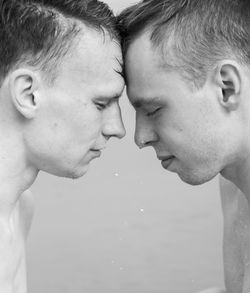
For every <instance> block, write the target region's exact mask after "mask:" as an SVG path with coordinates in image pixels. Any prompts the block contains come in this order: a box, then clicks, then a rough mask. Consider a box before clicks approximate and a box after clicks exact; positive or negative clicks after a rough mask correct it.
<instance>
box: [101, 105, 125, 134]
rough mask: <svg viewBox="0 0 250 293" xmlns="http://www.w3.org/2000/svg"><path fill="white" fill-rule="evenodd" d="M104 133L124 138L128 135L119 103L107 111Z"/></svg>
mask: <svg viewBox="0 0 250 293" xmlns="http://www.w3.org/2000/svg"><path fill="white" fill-rule="evenodd" d="M103 133H104V135H105V136H109V137H111V136H115V137H117V138H123V137H124V136H125V135H126V130H125V127H124V124H123V121H122V114H121V109H120V106H119V105H118V103H116V104H114V105H113V106H112V107H110V111H108V112H107V113H106V116H105V122H104V127H103Z"/></svg>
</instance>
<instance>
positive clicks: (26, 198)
mask: <svg viewBox="0 0 250 293" xmlns="http://www.w3.org/2000/svg"><path fill="white" fill-rule="evenodd" d="M19 208H20V220H21V225H22V228H23V232H24V235H25V238H26V237H27V236H28V233H29V230H30V227H31V223H32V219H33V215H34V196H33V194H32V192H31V191H30V190H29V189H28V190H26V191H24V192H23V193H22V194H21V196H20V199H19Z"/></svg>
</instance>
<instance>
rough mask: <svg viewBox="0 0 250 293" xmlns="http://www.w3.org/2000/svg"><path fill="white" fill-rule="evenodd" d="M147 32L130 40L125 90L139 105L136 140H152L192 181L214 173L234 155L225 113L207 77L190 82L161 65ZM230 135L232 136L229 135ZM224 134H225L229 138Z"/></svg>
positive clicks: (166, 164)
mask: <svg viewBox="0 0 250 293" xmlns="http://www.w3.org/2000/svg"><path fill="white" fill-rule="evenodd" d="M161 58H162V57H161V56H160V54H159V52H157V51H156V50H155V49H153V48H152V47H151V42H150V40H149V37H148V35H147V33H145V34H144V35H142V36H140V37H138V38H137V39H135V40H134V41H133V42H132V44H131V45H130V47H129V49H128V52H127V56H126V61H125V70H126V77H127V93H128V97H129V100H130V102H131V103H132V105H133V106H134V108H135V110H136V130H135V142H136V144H137V145H138V146H139V147H145V146H152V147H153V148H154V149H155V151H156V154H157V157H158V158H159V160H161V161H162V166H163V168H165V169H167V170H169V171H172V172H176V173H178V175H179V176H180V178H181V179H182V180H183V181H185V182H187V183H190V184H194V185H195V184H201V183H204V182H206V181H208V180H210V179H212V178H213V177H214V176H216V175H217V174H218V173H219V172H220V171H221V169H222V168H223V167H224V166H225V165H226V163H228V162H230V160H231V159H232V150H231V149H230V148H231V147H232V145H233V142H232V143H231V141H230V137H232V134H233V132H232V133H230V127H229V126H227V125H225V122H226V118H225V117H226V113H225V111H224V110H223V109H222V107H220V106H219V103H218V101H217V98H216V96H215V93H216V88H214V87H213V86H212V85H211V84H209V83H206V84H205V85H204V86H203V87H202V88H201V89H200V90H197V89H194V87H193V88H192V86H191V83H189V82H187V81H186V80H184V79H183V78H182V77H181V75H180V74H179V73H178V72H177V71H171V72H170V71H167V70H166V69H164V68H163V66H162V67H160V64H162V63H163V60H161ZM228 136H229V138H228ZM225 137H226V139H225Z"/></svg>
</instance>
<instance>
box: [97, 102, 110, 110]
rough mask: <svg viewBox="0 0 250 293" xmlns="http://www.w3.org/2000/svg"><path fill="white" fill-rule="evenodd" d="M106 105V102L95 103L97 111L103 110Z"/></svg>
mask: <svg viewBox="0 0 250 293" xmlns="http://www.w3.org/2000/svg"><path fill="white" fill-rule="evenodd" d="M107 106H108V104H101V103H96V107H97V109H98V110H99V111H102V110H104V109H105V108H106V107H107Z"/></svg>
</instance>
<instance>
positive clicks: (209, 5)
mask: <svg viewBox="0 0 250 293" xmlns="http://www.w3.org/2000/svg"><path fill="white" fill-rule="evenodd" d="M118 21H119V25H120V29H121V32H122V35H123V53H124V58H125V77H126V80H127V93H128V97H129V100H130V102H131V104H132V105H133V106H134V108H135V110H136V130H135V142H136V144H137V145H138V146H139V147H140V148H143V147H147V146H152V147H153V148H154V149H155V151H156V155H157V157H158V159H159V160H160V161H161V164H162V166H163V168H165V169H166V170H169V171H171V172H175V173H177V174H178V175H179V177H180V178H181V179H182V180H183V181H185V182H187V183H189V184H192V185H197V184H202V183H205V182H207V181H209V180H211V179H212V178H214V177H215V176H216V175H217V174H221V175H222V177H221V183H220V184H221V198H222V207H223V215H224V268H225V286H226V290H227V292H228V293H249V292H250V210H249V201H250V180H249V178H250V135H249V134H250V34H249V32H250V2H249V1H245V0H237V1H235V0H206V1H204V0H157V1H156V0H144V1H143V2H140V3H138V4H136V5H134V6H132V7H129V8H127V9H126V10H125V11H123V12H122V13H121V15H120V16H119V17H118ZM204 292H222V291H221V290H219V289H213V290H207V291H204Z"/></svg>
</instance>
